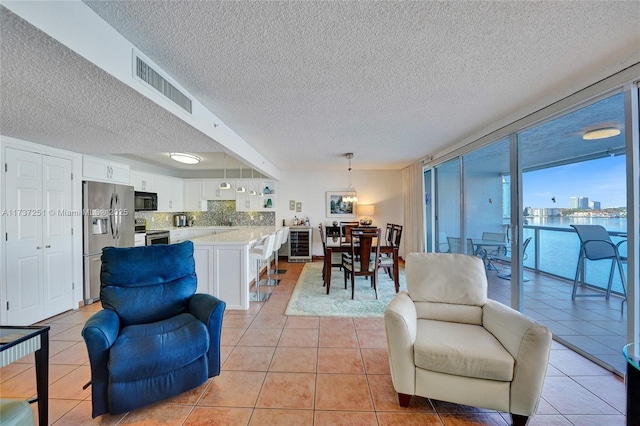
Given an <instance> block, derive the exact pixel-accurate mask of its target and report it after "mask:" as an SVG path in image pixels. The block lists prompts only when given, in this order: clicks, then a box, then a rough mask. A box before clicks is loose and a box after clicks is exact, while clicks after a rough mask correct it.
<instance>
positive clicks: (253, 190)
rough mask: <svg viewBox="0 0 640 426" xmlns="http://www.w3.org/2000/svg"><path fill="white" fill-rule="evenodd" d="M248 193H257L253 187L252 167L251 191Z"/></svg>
mask: <svg viewBox="0 0 640 426" xmlns="http://www.w3.org/2000/svg"><path fill="white" fill-rule="evenodd" d="M249 195H258V193H257V192H256V190H255V189H253V167H252V168H251V191H249Z"/></svg>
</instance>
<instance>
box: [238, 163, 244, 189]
mask: <svg viewBox="0 0 640 426" xmlns="http://www.w3.org/2000/svg"><path fill="white" fill-rule="evenodd" d="M240 179H242V163H240ZM245 191H246V190H245V189H244V186H242V185H240V186H238V187H237V188H236V192H245Z"/></svg>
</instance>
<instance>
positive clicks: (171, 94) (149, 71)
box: [134, 56, 191, 114]
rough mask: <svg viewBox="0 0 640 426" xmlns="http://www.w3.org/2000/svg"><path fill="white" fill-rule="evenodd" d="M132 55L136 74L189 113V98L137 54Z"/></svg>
mask: <svg viewBox="0 0 640 426" xmlns="http://www.w3.org/2000/svg"><path fill="white" fill-rule="evenodd" d="M134 57H135V60H136V76H137V77H138V78H139V79H141V80H142V81H144V82H145V83H147V84H148V85H149V86H151V87H153V88H154V89H156V90H157V91H158V92H160V93H161V94H163V95H164V96H165V97H167V98H169V99H170V100H171V101H172V102H174V103H175V104H176V105H178V106H179V107H180V108H182V109H184V110H185V111H187V112H188V113H189V114H191V99H189V98H188V97H187V96H186V95H185V94H184V93H182V92H181V91H180V90H178V89H176V87H175V86H174V85H173V84H171V83H169V82H168V81H167V80H166V79H165V78H164V77H162V76H161V75H160V74H158V73H157V72H156V71H155V70H154V69H153V68H151V67H150V66H149V65H147V63H146V62H144V61H143V60H142V59H140V58H139V57H137V56H134Z"/></svg>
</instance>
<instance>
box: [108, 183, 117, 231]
mask: <svg viewBox="0 0 640 426" xmlns="http://www.w3.org/2000/svg"><path fill="white" fill-rule="evenodd" d="M114 197H115V194H111V201H109V230H110V231H111V237H112V238H114V239H115V238H116V229H115V227H116V226H117V224H116V223H114V222H115V218H114V216H113V211H114V210H113V209H114Z"/></svg>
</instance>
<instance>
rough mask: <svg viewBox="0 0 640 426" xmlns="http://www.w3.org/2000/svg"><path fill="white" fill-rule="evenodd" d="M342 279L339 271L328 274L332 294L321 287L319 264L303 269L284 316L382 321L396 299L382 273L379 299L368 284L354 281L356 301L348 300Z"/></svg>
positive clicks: (358, 279) (402, 287)
mask: <svg viewBox="0 0 640 426" xmlns="http://www.w3.org/2000/svg"><path fill="white" fill-rule="evenodd" d="M343 277H344V275H343V272H342V271H340V270H339V269H338V268H334V269H333V270H332V273H331V292H330V293H329V294H327V288H326V287H323V286H322V262H311V263H307V264H305V265H304V268H303V269H302V272H301V273H300V278H298V282H297V284H296V288H295V289H294V290H293V294H292V295H291V299H289V305H288V306H287V311H286V312H285V314H286V315H310V316H332V317H383V316H384V310H385V309H386V307H387V305H388V304H389V302H391V299H393V297H394V296H395V295H396V291H395V286H394V284H393V280H392V279H390V278H389V276H388V275H387V274H386V273H385V272H384V271H380V273H379V274H378V299H377V300H376V296H375V292H374V291H373V289H372V288H371V281H370V280H367V279H365V278H364V277H356V280H355V282H356V294H355V299H353V300H352V299H351V283H350V282H349V281H347V287H348V288H347V289H346V290H345V288H344V278H343ZM406 289H407V284H406V281H405V275H404V268H402V267H401V268H400V290H406Z"/></svg>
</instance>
